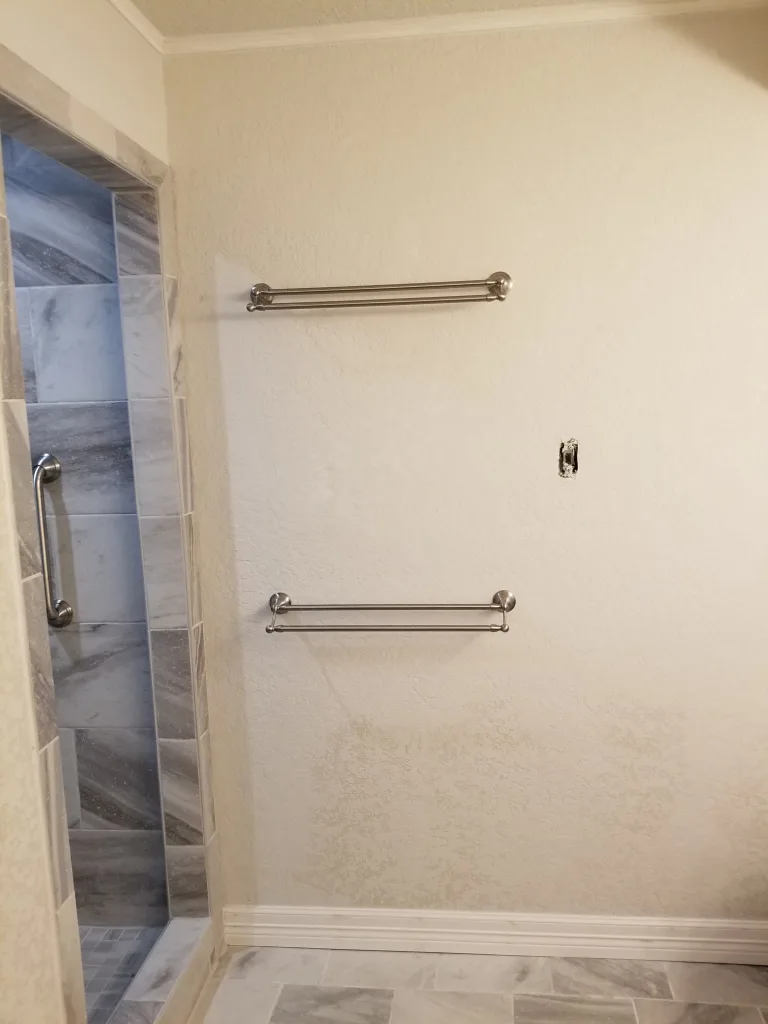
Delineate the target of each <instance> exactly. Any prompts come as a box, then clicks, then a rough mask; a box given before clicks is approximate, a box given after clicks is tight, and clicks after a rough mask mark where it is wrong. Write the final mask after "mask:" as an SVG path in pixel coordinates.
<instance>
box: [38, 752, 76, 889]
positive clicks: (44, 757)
mask: <svg viewBox="0 0 768 1024" xmlns="http://www.w3.org/2000/svg"><path fill="white" fill-rule="evenodd" d="M40 776H41V779H42V784H43V805H44V807H45V822H46V826H47V831H48V849H49V854H50V859H51V873H52V876H53V890H54V897H55V900H56V907H57V908H58V907H60V906H61V905H62V903H63V902H64V901H65V900H66V899H67V897H68V896H70V895H71V893H72V867H71V864H70V860H69V842H68V839H67V811H66V805H65V801H64V785H63V783H62V778H61V755H60V753H59V741H58V739H55V740H53V741H52V742H51V743H49V744H48V746H47V747H45V748H44V749H43V750H41V751H40Z"/></svg>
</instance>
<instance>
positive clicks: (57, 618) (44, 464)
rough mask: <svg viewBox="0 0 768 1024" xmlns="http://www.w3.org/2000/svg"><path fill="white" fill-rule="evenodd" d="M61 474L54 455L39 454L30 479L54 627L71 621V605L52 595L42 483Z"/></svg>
mask: <svg viewBox="0 0 768 1024" xmlns="http://www.w3.org/2000/svg"><path fill="white" fill-rule="evenodd" d="M60 476H61V463H60V462H59V460H58V459H57V458H56V456H55V455H41V456H40V458H39V460H38V462H37V465H36V466H35V471H34V474H33V476H32V481H33V484H34V488H35V508H36V510H37V533H38V536H39V538H40V559H41V562H42V566H43V589H44V590H45V611H46V614H47V616H48V621H49V622H50V624H51V625H52V626H54V627H55V628H56V629H62V628H63V627H64V626H68V625H69V624H70V622H71V621H72V616H73V614H74V613H73V611H72V605H71V604H70V603H69V602H68V601H65V600H64V598H63V597H60V598H59V599H58V600H57V599H56V598H55V597H54V596H53V570H52V568H51V567H52V564H53V563H52V559H51V550H50V545H49V543H48V523H47V522H46V519H45V495H44V494H43V484H52V483H53V482H54V481H55V480H58V479H59V477H60Z"/></svg>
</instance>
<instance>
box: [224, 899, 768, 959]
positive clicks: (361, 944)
mask: <svg viewBox="0 0 768 1024" xmlns="http://www.w3.org/2000/svg"><path fill="white" fill-rule="evenodd" d="M224 937H225V940H226V942H227V943H228V944H229V945H231V946H302V947H307V948H314V949H382V950H404V951H408V952H434V953H496V954H502V955H510V956H511V955H518V956H587V957H615V958H620V959H646V960H691V961H703V962H708V961H711V962H714V963H718V962H719V963H742V964H766V965H768V921H732V920H705V919H699V918H665V917H599V916H583V915H576V914H499V913H474V912H472V911H456V912H454V911H447V910H384V909H381V910H380V909H371V910H359V909H356V908H349V909H334V908H328V907H280V906H274V907H268V906H240V907H238V906H229V907H225V908H224Z"/></svg>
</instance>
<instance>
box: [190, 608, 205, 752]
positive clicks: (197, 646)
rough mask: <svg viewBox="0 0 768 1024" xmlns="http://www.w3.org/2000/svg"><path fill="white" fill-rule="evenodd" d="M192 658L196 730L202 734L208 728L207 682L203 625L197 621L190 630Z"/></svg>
mask: <svg viewBox="0 0 768 1024" xmlns="http://www.w3.org/2000/svg"><path fill="white" fill-rule="evenodd" d="M192 651H193V658H194V674H195V675H194V683H195V714H196V716H197V732H198V735H202V734H203V733H204V732H206V731H207V729H208V684H207V680H206V676H205V627H204V625H203V623H202V622H199V623H198V624H197V625H196V626H195V628H194V630H193V631H192Z"/></svg>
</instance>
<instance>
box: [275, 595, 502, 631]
mask: <svg viewBox="0 0 768 1024" xmlns="http://www.w3.org/2000/svg"><path fill="white" fill-rule="evenodd" d="M515 604H516V600H515V595H514V594H512V593H510V591H509V590H497V591H496V593H495V594H494V595H493V597H492V599H491V603H490V604H293V602H292V601H291V599H290V597H289V596H288V595H287V594H283V593H282V592H281V593H277V594H273V595H272V597H270V599H269V607H270V609H271V610H272V621H271V622H270V624H269V625H268V626H267V632H268V633H508V632H509V626H508V625H507V612H511V611H512V609H513V608H514V607H515ZM374 611H375V612H381V611H384V612H418V611H421V612H424V611H438V612H456V611H482V612H500V613H501V622H492V623H489V624H486V625H456V626H433V625H426V624H425V625H402V626H401V625H398V624H396V623H391V624H380V623H374V624H372V625H370V626H366V625H363V624H357V625H352V624H346V625H344V624H341V625H336V626H326V625H319V626H283V625H280V626H277V625H275V622H276V620H277V616H278V615H285V614H286V613H287V612H374Z"/></svg>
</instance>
